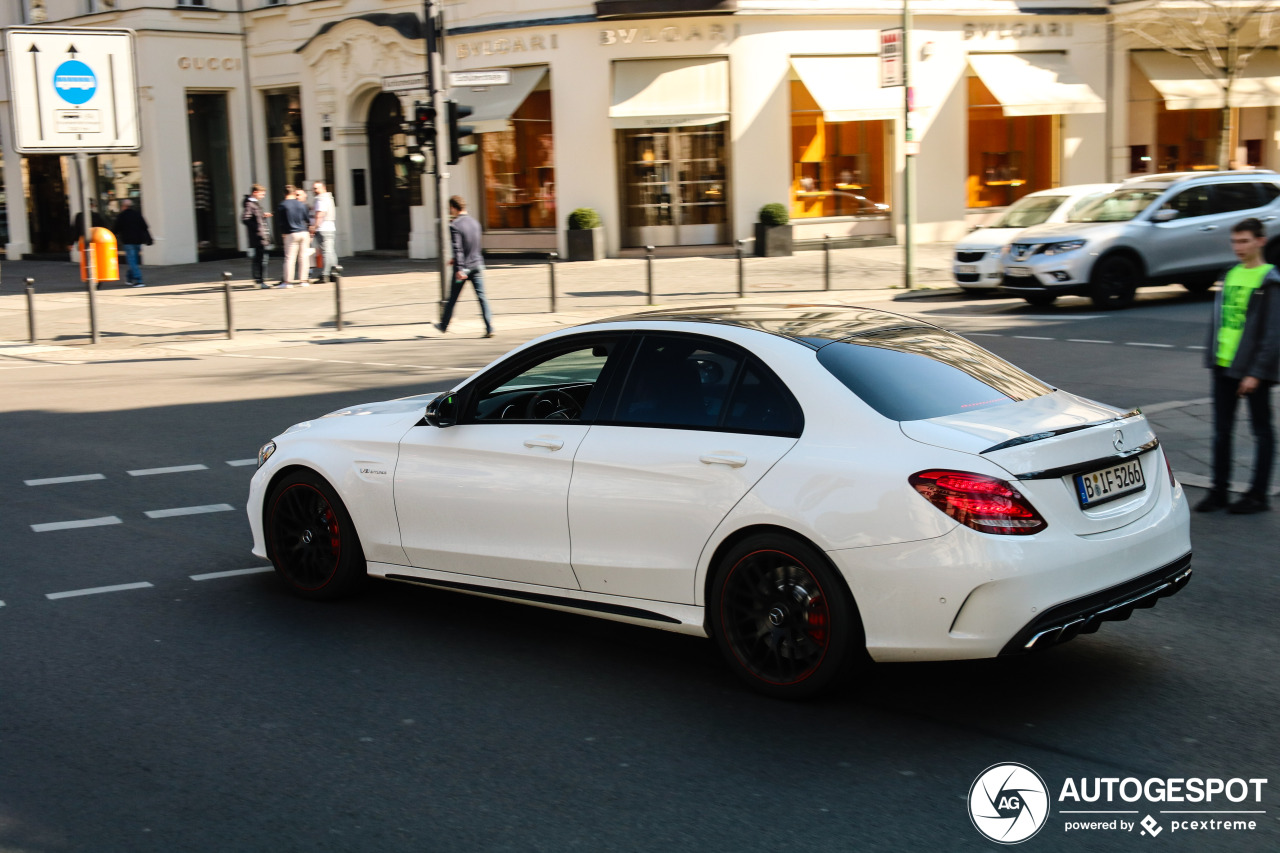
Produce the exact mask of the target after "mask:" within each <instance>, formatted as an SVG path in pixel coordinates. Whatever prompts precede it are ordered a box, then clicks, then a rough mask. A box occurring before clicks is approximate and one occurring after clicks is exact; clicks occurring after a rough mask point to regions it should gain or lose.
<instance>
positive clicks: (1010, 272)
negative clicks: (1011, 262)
mask: <svg viewBox="0 0 1280 853" xmlns="http://www.w3.org/2000/svg"><path fill="white" fill-rule="evenodd" d="M1004 272H1005V275H1007V276H1011V277H1012V278H1030V277H1031V267H1005V268H1004Z"/></svg>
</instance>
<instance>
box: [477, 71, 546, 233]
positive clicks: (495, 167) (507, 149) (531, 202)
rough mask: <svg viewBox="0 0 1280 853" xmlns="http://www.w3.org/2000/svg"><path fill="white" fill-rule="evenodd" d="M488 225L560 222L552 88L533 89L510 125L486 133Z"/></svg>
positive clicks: (482, 149) (521, 226)
mask: <svg viewBox="0 0 1280 853" xmlns="http://www.w3.org/2000/svg"><path fill="white" fill-rule="evenodd" d="M479 136H480V154H481V159H482V161H483V163H484V202H485V204H484V220H485V222H484V224H485V227H486V228H490V229H501V230H508V229H534V228H542V229H546V228H555V227H556V172H555V166H554V162H555V156H554V155H555V147H554V134H553V129H552V124H551V91H550V90H542V91H536V92H531V93H530V94H529V97H528V98H525V100H524V103H523V104H521V105H520V108H519V109H517V110H516V111H515V112H514V113H513V114H512V116H511V128H510V129H509V130H502V131H496V132H493V133H482V134H480V135H479Z"/></svg>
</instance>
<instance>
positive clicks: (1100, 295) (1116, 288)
mask: <svg viewBox="0 0 1280 853" xmlns="http://www.w3.org/2000/svg"><path fill="white" fill-rule="evenodd" d="M1141 283H1142V270H1141V268H1139V266H1138V263H1137V261H1135V260H1133V259H1132V258H1129V257H1126V256H1125V255H1112V256H1110V257H1107V258H1103V259H1102V260H1100V261H1098V263H1097V264H1095V265H1094V267H1093V275H1092V276H1090V278H1089V298H1090V299H1092V300H1093V304H1094V305H1095V306H1097V307H1098V308H1104V309H1107V310H1111V309H1114V308H1128V307H1129V306H1130V305H1132V304H1133V297H1134V295H1135V293H1136V292H1137V289H1138V285H1139V284H1141Z"/></svg>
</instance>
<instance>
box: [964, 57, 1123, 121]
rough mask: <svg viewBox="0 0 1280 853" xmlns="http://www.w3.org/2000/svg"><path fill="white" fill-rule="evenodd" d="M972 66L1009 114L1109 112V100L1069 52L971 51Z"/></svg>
mask: <svg viewBox="0 0 1280 853" xmlns="http://www.w3.org/2000/svg"><path fill="white" fill-rule="evenodd" d="M969 66H970V67H971V68H972V69H973V70H974V73H975V74H977V75H978V77H980V78H981V79H982V82H983V84H984V85H985V86H986V87H987V88H988V89H990V90H991V94H993V95H995V96H996V100H997V101H999V102H1000V106H1001V107H1002V108H1003V109H1004V114H1005V115H1006V116H1045V115H1078V114H1081V113H1103V112H1106V111H1107V105H1106V102H1105V101H1103V100H1102V98H1100V97H1098V93H1097V92H1095V91H1093V89H1092V88H1090V86H1089V84H1088V83H1085V82H1083V81H1081V79H1080V78H1079V77H1078V76H1077V75H1076V73H1075V72H1074V71H1072V70H1071V66H1070V65H1069V64H1068V63H1067V55H1066V54H1065V53H971V54H969Z"/></svg>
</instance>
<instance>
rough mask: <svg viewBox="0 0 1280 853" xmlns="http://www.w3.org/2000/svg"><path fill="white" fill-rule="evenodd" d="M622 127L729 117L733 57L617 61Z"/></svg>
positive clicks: (617, 113)
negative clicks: (730, 72) (728, 58)
mask: <svg viewBox="0 0 1280 853" xmlns="http://www.w3.org/2000/svg"><path fill="white" fill-rule="evenodd" d="M609 118H610V119H611V120H612V121H613V126H614V127H616V128H635V127H690V126H693V125H699V124H715V123H716V122H720V121H726V120H728V118H729V62H728V60H727V59H725V58H723V57H716V58H699V59H635V60H625V61H621V62H615V63H613V104H612V106H610V107H609Z"/></svg>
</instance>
